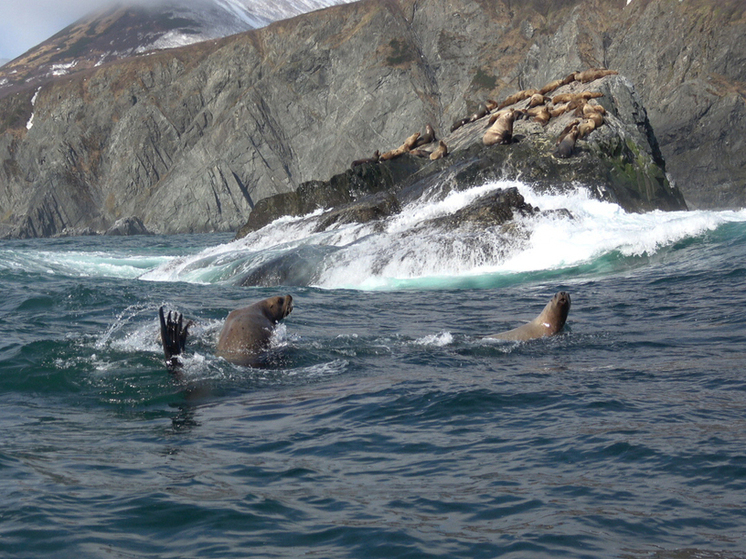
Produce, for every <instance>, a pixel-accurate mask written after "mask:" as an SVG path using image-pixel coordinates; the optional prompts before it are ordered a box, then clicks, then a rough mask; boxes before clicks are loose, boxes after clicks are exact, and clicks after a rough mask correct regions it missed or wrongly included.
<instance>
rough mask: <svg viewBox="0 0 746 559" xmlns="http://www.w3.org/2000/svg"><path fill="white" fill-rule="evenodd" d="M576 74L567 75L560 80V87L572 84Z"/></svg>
mask: <svg viewBox="0 0 746 559" xmlns="http://www.w3.org/2000/svg"><path fill="white" fill-rule="evenodd" d="M577 74H578V73H577V72H573V73H572V74H567V75H566V76H565V77H564V79H563V80H562V85H568V84H571V83H572V82H574V81H575V80H576V79H577V77H576V76H577Z"/></svg>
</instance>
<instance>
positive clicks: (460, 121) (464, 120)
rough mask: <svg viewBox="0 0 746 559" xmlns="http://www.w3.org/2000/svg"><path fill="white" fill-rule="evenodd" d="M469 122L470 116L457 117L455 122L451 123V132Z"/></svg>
mask: <svg viewBox="0 0 746 559" xmlns="http://www.w3.org/2000/svg"><path fill="white" fill-rule="evenodd" d="M468 122H469V118H468V117H467V118H459V119H456V120H455V121H454V122H453V124H452V125H451V132H455V131H456V130H458V129H459V128H461V127H462V126H463V125H464V124H467V123H468Z"/></svg>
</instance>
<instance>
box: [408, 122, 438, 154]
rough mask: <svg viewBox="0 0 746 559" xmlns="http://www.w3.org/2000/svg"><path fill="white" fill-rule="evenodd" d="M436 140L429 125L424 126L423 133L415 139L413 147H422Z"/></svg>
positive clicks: (433, 130) (433, 131)
mask: <svg viewBox="0 0 746 559" xmlns="http://www.w3.org/2000/svg"><path fill="white" fill-rule="evenodd" d="M436 139H437V138H436V137H435V129H434V128H433V127H432V125H431V124H428V125H427V126H425V133H424V134H423V135H422V136H420V137H419V138H417V141H416V142H415V144H414V147H416V148H418V147H420V146H424V145H427V144H430V143H432V142H434V141H435V140H436Z"/></svg>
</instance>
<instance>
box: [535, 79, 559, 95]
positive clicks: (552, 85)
mask: <svg viewBox="0 0 746 559" xmlns="http://www.w3.org/2000/svg"><path fill="white" fill-rule="evenodd" d="M562 85H565V84H564V83H562V80H554V81H551V82H549V83H548V84H546V85H545V86H544V87H542V88H541V89H540V90H539V93H541V94H542V95H546V94H547V93H551V92H552V91H554V90H555V89H557V88H558V87H560V86H562Z"/></svg>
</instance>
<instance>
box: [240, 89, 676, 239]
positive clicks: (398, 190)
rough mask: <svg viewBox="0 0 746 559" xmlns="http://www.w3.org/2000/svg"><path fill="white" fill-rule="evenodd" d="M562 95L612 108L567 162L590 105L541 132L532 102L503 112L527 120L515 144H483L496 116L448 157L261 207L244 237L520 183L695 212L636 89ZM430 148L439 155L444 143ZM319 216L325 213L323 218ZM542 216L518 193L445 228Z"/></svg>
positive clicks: (411, 161)
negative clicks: (279, 223)
mask: <svg viewBox="0 0 746 559" xmlns="http://www.w3.org/2000/svg"><path fill="white" fill-rule="evenodd" d="M552 94H553V95H554V98H555V99H556V100H558V103H557V107H560V108H566V104H564V103H562V102H561V101H560V99H562V98H563V97H564V98H568V97H573V98H582V96H584V95H585V94H590V95H593V96H594V98H593V105H592V106H596V107H603V109H602V110H603V112H604V115H605V116H604V119H603V120H604V122H603V124H601V125H599V126H598V127H597V128H595V129H593V130H592V131H590V132H589V133H588V134H587V135H586V136H584V137H582V138H578V139H577V141H576V142H575V146H574V150H573V152H572V154H571V155H570V156H569V157H561V156H560V154H559V153H558V146H557V140H558V139H559V138H560V137H561V134H562V132H563V130H566V129H568V128H571V127H572V125H573V124H574V123H580V122H581V119H579V118H577V117H576V112H577V111H578V110H579V109H580V108H581V107H582V106H583V104H582V103H581V104H579V106H578V107H577V108H576V109H574V110H572V111H565V112H562V110H558V111H556V112H557V113H560V112H562V114H557V116H556V117H554V118H550V119H549V121H548V122H547V123H545V124H541V123H539V122H536V120H535V119H533V118H531V117H530V116H529V114H528V113H527V112H526V113H524V111H526V109H528V107H529V105H530V103H531V100H530V99H528V98H526V99H523V100H521V101H518V102H516V103H514V104H511V105H509V106H505V107H504V109H503V110H502V111H498V110H495V116H497V115H499V114H502V113H506V112H507V111H513V110H514V111H515V113H516V114H519V115H520V116H519V117H517V118H516V120H515V122H514V124H513V134H512V140H511V141H510V142H509V143H505V144H502V145H489V146H486V145H484V143H483V141H482V139H483V137H484V135H485V131H486V130H487V129H489V128H490V120H491V118H490V112H489V111H487V112H486V113H485V114H484V115H482V116H481V117H480V118H477V119H475V120H473V121H471V122H468V123H466V124H464V125H462V126H460V127H458V128H457V129H456V130H455V131H454V132H452V133H450V134H446V135H445V136H444V137H443V141H444V142H445V143H446V144H447V145H448V146H449V149H448V155H447V156H446V157H445V158H443V159H438V160H436V161H431V160H430V159H429V158H427V157H419V156H417V155H413V153H414V152H409V153H404V154H402V155H401V156H399V157H397V158H394V159H391V160H388V161H383V160H382V161H379V162H370V163H364V164H362V165H356V166H353V167H352V168H350V169H349V170H347V171H346V172H345V173H342V174H339V175H336V176H334V177H332V178H331V179H330V180H329V181H327V182H319V181H313V182H308V183H304V184H302V185H301V186H300V187H299V188H298V189H297V190H295V191H293V192H288V193H282V194H277V195H275V196H271V197H268V198H265V199H263V200H261V201H259V202H258V203H257V204H256V206H255V208H254V211H253V212H252V214H251V215H250V216H249V219H248V221H247V223H246V225H244V227H242V228H241V229H240V230H239V232H238V235H237V237H238V238H241V237H243V236H245V235H246V234H248V233H249V232H251V231H255V230H257V229H260V228H261V227H263V226H265V225H267V224H268V223H270V222H272V221H274V220H275V219H277V218H279V217H282V216H287V215H290V216H304V215H308V214H313V213H316V215H313V217H309V218H308V219H312V220H314V222H315V224H316V225H315V230H316V231H324V230H327V229H330V228H335V227H338V226H339V225H340V224H344V223H350V222H356V223H365V222H370V221H378V220H382V219H385V218H387V217H389V216H390V215H393V214H395V213H396V212H398V211H399V210H400V208H401V207H402V206H404V205H405V204H407V203H410V202H413V201H416V200H420V199H422V198H424V197H425V196H427V197H433V196H437V197H445V196H446V195H447V194H448V193H449V192H451V191H452V190H464V189H466V188H469V187H472V186H478V185H480V184H484V183H485V182H488V181H495V180H516V179H520V180H523V181H525V182H528V183H530V184H532V185H533V187H534V188H535V189H537V190H539V191H541V190H552V191H555V192H556V191H562V190H563V189H564V190H567V191H570V190H573V189H575V188H577V187H578V186H581V185H582V186H585V187H587V188H588V189H589V190H590V191H591V193H592V195H594V196H595V197H596V198H598V199H600V200H607V201H613V202H615V203H618V204H619V205H621V206H622V207H623V208H625V209H627V210H629V211H645V210H651V209H665V210H682V209H686V204H685V202H684V198H683V196H682V195H681V192H680V191H679V190H678V189H677V188H676V187H675V186H673V185H671V184H670V183H669V182H668V180H667V179H666V176H665V167H664V162H663V159H662V157H661V155H660V151H659V149H658V145H657V143H656V140H655V136H654V134H653V132H652V128H651V126H650V123H649V122H648V120H647V118H646V116H645V110H644V108H643V107H642V105H641V103H640V100H639V98H638V97H637V95H636V93H635V90H634V88H633V86H632V84H631V82H629V80H627V79H626V78H624V77H623V76H618V75H611V76H608V77H604V78H601V79H598V80H594V81H591V82H588V83H582V82H579V81H572V82H570V83H568V84H567V85H564V86H560V87H558V88H557V89H556V90H554V91H553V92H552ZM549 106H553V105H552V104H551V103H550V104H549ZM553 108H554V107H553ZM428 149H430V150H434V149H435V142H433V143H432V144H430V147H429V148H428ZM318 210H323V213H321V214H320V215H319V214H318ZM538 211H540V208H532V207H530V206H528V205H526V204H525V202H524V200H523V198H522V197H521V196H520V195H519V194H518V192H517V191H515V189H513V190H512V191H510V190H509V191H506V192H502V191H499V192H498V193H496V194H492V195H490V196H488V197H486V198H480V199H478V200H476V201H475V202H474V203H473V204H471V205H470V206H467V207H466V208H464V209H462V210H461V211H459V212H458V213H456V214H454V215H452V216H449V217H448V218H447V220H448V221H449V223H445V222H444V223H441V224H440V225H441V226H446V227H448V226H452V227H453V228H455V227H458V226H461V225H463V223H465V222H469V223H474V224H478V225H480V226H483V227H488V226H495V225H503V224H505V223H507V222H509V221H510V220H512V219H513V218H514V216H515V214H516V212H517V213H518V214H520V215H533V214H534V213H536V212H538Z"/></svg>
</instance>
